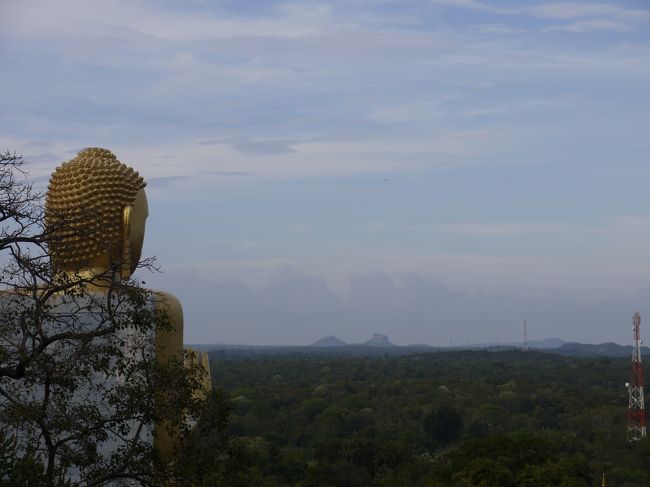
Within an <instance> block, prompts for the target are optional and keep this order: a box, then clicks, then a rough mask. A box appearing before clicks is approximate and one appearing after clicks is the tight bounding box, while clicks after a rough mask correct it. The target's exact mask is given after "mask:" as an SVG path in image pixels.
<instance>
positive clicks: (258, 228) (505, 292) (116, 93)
mask: <svg viewBox="0 0 650 487" xmlns="http://www.w3.org/2000/svg"><path fill="white" fill-rule="evenodd" d="M0 16H1V17H2V18H3V20H4V22H3V29H2V32H1V33H0V61H1V62H2V66H4V67H5V69H4V70H3V74H2V77H1V78H0V84H1V87H2V89H1V90H0V103H1V106H2V107H3V108H2V116H0V146H2V147H6V148H9V149H11V150H15V151H17V152H19V153H21V154H23V155H24V156H25V158H26V159H27V160H28V161H29V162H30V168H31V174H32V176H34V177H36V178H39V179H38V180H39V181H45V180H46V179H47V177H48V175H49V174H50V173H51V171H52V170H53V169H54V168H55V167H56V166H57V165H58V164H60V163H61V162H62V161H65V160H68V159H70V158H71V157H73V156H74V154H75V153H76V152H77V151H78V150H79V149H80V148H83V147H87V146H100V147H106V148H108V149H110V150H112V151H113V152H114V153H115V154H116V155H117V156H118V158H119V159H120V160H122V161H123V162H125V163H128V164H130V165H132V166H133V167H135V168H136V169H138V170H139V171H140V172H141V174H142V175H143V176H144V177H145V178H146V180H147V181H148V188H147V190H148V194H149V198H150V213H151V217H150V220H149V222H148V237H147V242H146V244H145V253H146V254H148V255H156V256H158V258H159V262H160V264H161V265H162V266H163V269H164V270H165V273H164V274H162V275H155V276H145V278H146V279H147V280H149V281H150V282H151V283H152V285H154V286H156V287H159V288H162V289H166V290H169V291H172V292H175V293H176V294H177V295H178V296H179V297H180V298H181V300H182V301H183V302H184V303H185V313H186V341H188V342H204V343H214V342H226V343H234V342H238V343H286V344H300V343H309V342H311V341H314V340H316V339H318V338H320V337H321V336H323V335H327V334H336V335H338V336H340V338H342V339H344V340H347V341H361V340H365V339H367V337H369V336H370V335H371V334H372V333H373V332H375V331H376V332H381V333H385V334H388V335H389V336H390V337H391V339H392V340H393V341H395V342H396V343H400V344H406V343H430V344H440V345H447V344H449V343H450V342H452V343H456V344H461V343H466V341H467V340H470V341H472V342H478V341H497V340H507V341H516V340H520V339H521V327H522V326H521V324H522V322H523V320H524V319H527V320H528V324H529V335H530V336H531V338H545V337H548V336H560V337H561V338H564V339H566V340H580V341H583V342H600V341H605V340H614V341H618V342H622V343H623V342H627V341H629V337H628V334H629V326H628V325H629V322H630V320H631V317H632V314H633V312H634V311H635V310H639V311H641V312H642V316H644V315H646V313H647V316H648V317H650V300H649V299H647V298H650V291H649V289H650V261H649V259H648V258H647V257H648V249H650V204H649V199H648V196H647V195H648V181H650V165H649V164H648V153H649V150H650V136H649V135H650V123H649V122H650V115H649V114H650V111H649V110H648V109H649V108H650V90H648V88H647V87H648V86H650V6H648V4H647V2H645V1H642V0H629V1H617V2H613V1H611V2H607V1H595V0H593V1H592V0H588V1H585V2H552V1H548V0H547V1H545V0H538V1H520V2H497V1H488V0H485V1H481V0H428V1H411V2H405V1H399V2H398V1H390V0H385V1H382V0H377V1H373V0H356V1H352V0H348V1H345V2H343V1H341V2H335V1H332V2H315V1H314V2H311V1H300V2H272V1H246V2H235V1H230V2H228V1H211V2H208V1H198V0H197V1H187V2H165V1H158V2H154V1H141V0H138V1H126V0H104V1H70V0H62V1H58V2H49V1H24V2H19V1H10V0H5V1H3V2H1V3H0Z"/></svg>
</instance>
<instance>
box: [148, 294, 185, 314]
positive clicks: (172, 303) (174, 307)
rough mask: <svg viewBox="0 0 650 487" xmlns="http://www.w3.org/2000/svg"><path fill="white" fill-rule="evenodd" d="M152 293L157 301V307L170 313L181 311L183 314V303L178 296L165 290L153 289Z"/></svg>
mask: <svg viewBox="0 0 650 487" xmlns="http://www.w3.org/2000/svg"><path fill="white" fill-rule="evenodd" d="M151 293H152V295H153V297H154V300H155V302H156V307H157V308H158V309H159V310H161V311H165V312H166V313H168V314H170V315H176V314H179V313H180V315H181V316H183V305H182V304H181V302H180V301H179V300H178V298H177V297H176V296H174V295H173V294H170V293H167V292H165V291H152V292H151Z"/></svg>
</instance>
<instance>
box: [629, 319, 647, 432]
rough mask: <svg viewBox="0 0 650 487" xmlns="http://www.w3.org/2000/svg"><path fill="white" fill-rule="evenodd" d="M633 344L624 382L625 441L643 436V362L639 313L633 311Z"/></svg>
mask: <svg viewBox="0 0 650 487" xmlns="http://www.w3.org/2000/svg"><path fill="white" fill-rule="evenodd" d="M633 323H634V327H633V328H632V330H633V331H634V345H633V348H632V369H631V371H630V382H628V383H627V384H626V386H627V391H628V396H629V402H628V409H627V441H638V440H640V439H641V438H645V436H646V430H645V403H644V400H643V363H641V343H643V342H642V341H641V333H640V328H641V315H640V314H639V313H634V320H633Z"/></svg>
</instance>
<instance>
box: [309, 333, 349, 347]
mask: <svg viewBox="0 0 650 487" xmlns="http://www.w3.org/2000/svg"><path fill="white" fill-rule="evenodd" d="M346 345H347V343H345V342H344V341H343V340H341V339H340V338H337V337H335V336H332V335H329V336H326V337H323V338H321V339H320V340H316V341H315V342H314V343H312V344H311V345H309V346H310V347H345V346H346Z"/></svg>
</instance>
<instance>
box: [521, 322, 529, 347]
mask: <svg viewBox="0 0 650 487" xmlns="http://www.w3.org/2000/svg"><path fill="white" fill-rule="evenodd" d="M521 349H522V350H523V351H524V352H527V351H528V325H526V320H524V345H523V347H521Z"/></svg>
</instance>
